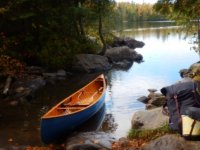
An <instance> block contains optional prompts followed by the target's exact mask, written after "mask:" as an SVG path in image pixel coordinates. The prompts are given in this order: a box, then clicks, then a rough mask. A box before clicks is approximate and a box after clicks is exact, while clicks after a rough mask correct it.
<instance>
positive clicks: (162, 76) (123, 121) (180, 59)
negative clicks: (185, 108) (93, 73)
mask: <svg viewBox="0 0 200 150" xmlns="http://www.w3.org/2000/svg"><path fill="white" fill-rule="evenodd" d="M117 34H118V36H129V37H133V38H135V39H136V40H139V41H143V42H144V43H145V46H144V47H143V48H142V49H136V51H137V52H138V53H140V54H142V55H143V59H144V62H143V63H141V64H136V63H134V64H133V66H132V67H131V68H130V69H129V70H127V71H119V70H112V71H110V72H109V73H108V74H107V78H108V90H107V96H106V108H107V112H109V113H111V114H113V116H114V119H115V122H116V123H117V124H118V127H117V129H116V131H115V134H116V135H117V136H119V137H121V136H126V135H127V133H128V131H129V129H130V128H131V118H132V115H133V114H134V112H135V111H137V110H143V109H144V105H143V104H142V103H140V102H137V100H136V99H137V98H139V97H140V96H144V95H145V96H146V95H147V94H148V91H147V89H150V88H155V89H158V90H159V89H160V88H162V87H163V86H166V85H169V84H172V83H174V82H176V81H177V80H179V79H180V76H179V73H178V72H179V70H180V69H183V68H188V67H189V66H190V65H191V64H192V63H195V62H197V61H198V60H199V57H198V55H197V53H195V51H193V50H190V47H191V45H190V44H189V38H188V39H185V34H183V33H182V32H179V30H178V28H177V27H174V26H170V28H163V27H162V28H159V27H157V28H142V29H136V30H135V29H133V30H125V31H121V32H119V33H117Z"/></svg>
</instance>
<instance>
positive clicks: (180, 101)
mask: <svg viewBox="0 0 200 150" xmlns="http://www.w3.org/2000/svg"><path fill="white" fill-rule="evenodd" d="M160 91H161V93H162V94H163V95H165V97H166V103H165V104H164V105H163V112H164V113H167V114H168V115H169V127H170V128H171V129H172V130H173V131H178V132H179V133H182V117H181V116H182V115H188V108H190V107H192V108H200V95H199V93H198V83H196V82H193V81H187V82H179V83H176V84H172V85H170V86H167V87H163V88H162V89H161V90H160ZM166 107H167V109H168V110H167V111H166ZM199 120H200V116H199Z"/></svg>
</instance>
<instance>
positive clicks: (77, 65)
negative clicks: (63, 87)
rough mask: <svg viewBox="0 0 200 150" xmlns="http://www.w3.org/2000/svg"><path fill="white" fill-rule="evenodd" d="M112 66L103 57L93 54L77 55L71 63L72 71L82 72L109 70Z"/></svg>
mask: <svg viewBox="0 0 200 150" xmlns="http://www.w3.org/2000/svg"><path fill="white" fill-rule="evenodd" d="M111 67H112V65H111V64H110V63H109V62H108V58H107V57H105V56H100V55H94V54H78V55H76V56H75V59H74V61H73V65H72V69H73V70H75V71H83V72H88V73H90V72H98V71H106V70H109V69H111Z"/></svg>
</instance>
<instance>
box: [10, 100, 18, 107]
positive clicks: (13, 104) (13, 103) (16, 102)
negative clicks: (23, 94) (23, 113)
mask: <svg viewBox="0 0 200 150" xmlns="http://www.w3.org/2000/svg"><path fill="white" fill-rule="evenodd" d="M18 103H19V102H18V101H15V100H14V101H11V102H10V105H11V106H17V105H18Z"/></svg>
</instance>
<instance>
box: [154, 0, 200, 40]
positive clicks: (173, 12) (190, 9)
mask: <svg viewBox="0 0 200 150" xmlns="http://www.w3.org/2000/svg"><path fill="white" fill-rule="evenodd" d="M154 9H155V10H156V11H157V12H159V13H161V14H164V15H166V16H167V17H168V18H169V19H171V20H175V21H176V22H177V23H179V24H181V25H185V26H186V27H187V29H188V30H187V31H194V30H195V31H197V35H198V36H197V37H198V39H199V40H200V1H199V0H159V1H158V2H157V3H156V4H155V5H154Z"/></svg>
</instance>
